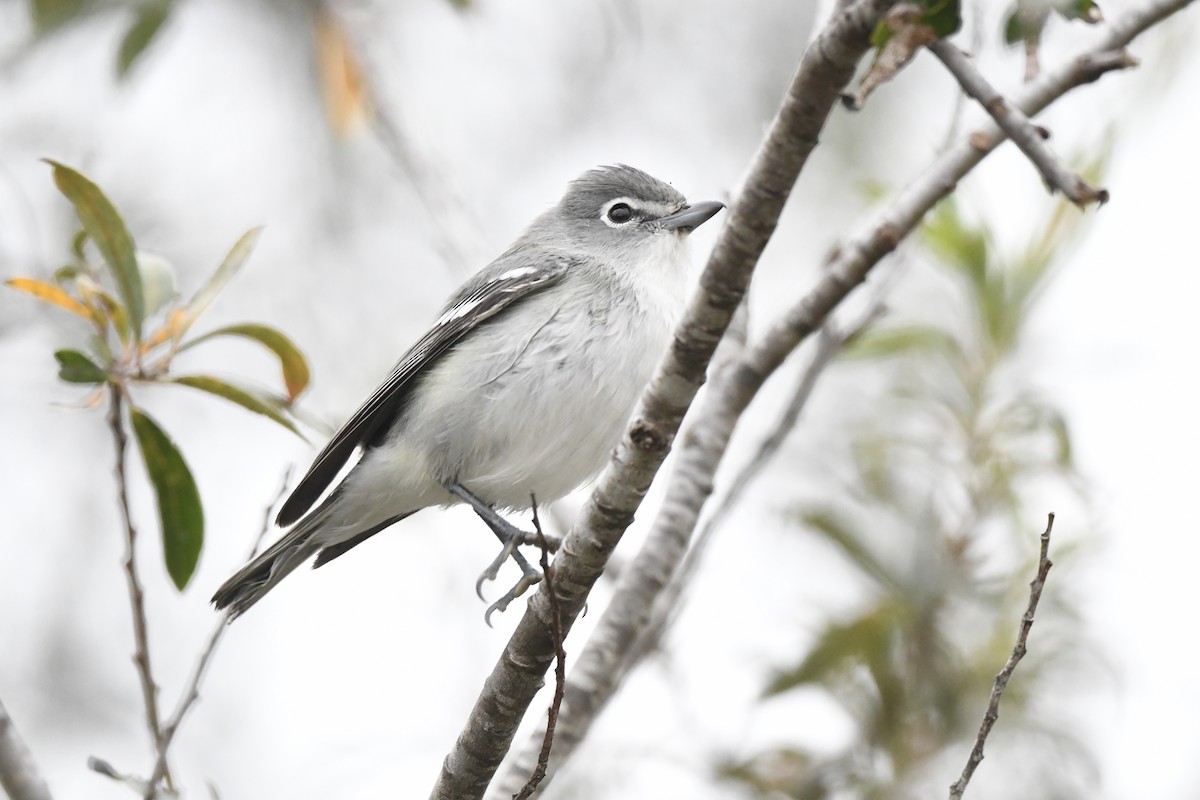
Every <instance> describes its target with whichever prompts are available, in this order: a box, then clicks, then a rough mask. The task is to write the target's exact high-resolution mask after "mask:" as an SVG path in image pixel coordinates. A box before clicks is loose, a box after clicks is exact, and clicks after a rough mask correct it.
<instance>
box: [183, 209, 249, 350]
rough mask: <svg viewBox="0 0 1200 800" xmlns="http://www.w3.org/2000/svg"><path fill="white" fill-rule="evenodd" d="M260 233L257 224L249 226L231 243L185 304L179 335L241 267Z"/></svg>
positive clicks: (201, 312) (202, 311)
mask: <svg viewBox="0 0 1200 800" xmlns="http://www.w3.org/2000/svg"><path fill="white" fill-rule="evenodd" d="M261 233H262V227H261V226H259V227H257V228H251V229H250V230H248V231H246V232H245V233H244V234H242V238H240V239H238V240H237V242H236V243H235V244H234V245H233V248H232V249H231V250H230V251H229V254H228V255H226V256H225V260H224V261H222V262H221V265H220V266H219V267H217V271H216V272H214V273H213V274H212V277H211V278H209V279H208V283H206V284H205V285H204V286H203V287H202V288H201V289H200V291H198V292H196V295H195V296H194V297H193V298H192V299H191V302H189V303H188V305H187V318H186V320H185V322H186V324H185V325H184V327H183V328H182V329H181V330H180V334H181V335H182V333H183V332H184V331H186V330H187V326H189V325H191V324H192V323H193V322H195V321H196V319H197V318H198V317H199V316H200V315H201V314H203V313H204V311H205V309H207V308H208V307H209V306H210V305H212V301H213V300H214V299H216V297H217V295H218V294H219V293H220V292H221V290H222V289H224V288H225V286H226V284H228V283H229V282H230V281H231V280H233V276H234V275H236V274H237V272H238V270H239V269H241V268H242V264H243V263H245V261H246V258H247V257H248V256H249V255H250V253H251V251H253V250H254V245H255V244H256V243H257V242H258V237H259V234H261Z"/></svg>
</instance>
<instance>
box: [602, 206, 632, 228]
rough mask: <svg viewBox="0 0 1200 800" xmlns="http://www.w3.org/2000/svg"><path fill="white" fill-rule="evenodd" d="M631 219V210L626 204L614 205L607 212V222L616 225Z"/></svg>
mask: <svg viewBox="0 0 1200 800" xmlns="http://www.w3.org/2000/svg"><path fill="white" fill-rule="evenodd" d="M631 219H633V209H632V208H630V207H629V205H628V204H626V203H614V204H613V207H612V208H610V209H609V210H608V221H609V222H615V223H617V224H618V225H620V224H621V223H624V222H629V220H631Z"/></svg>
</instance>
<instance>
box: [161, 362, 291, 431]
mask: <svg viewBox="0 0 1200 800" xmlns="http://www.w3.org/2000/svg"><path fill="white" fill-rule="evenodd" d="M168 380H169V381H170V382H171V383H177V384H179V385H180V386H190V387H191V388H193V389H199V390H200V391H202V392H208V393H209V394H213V395H216V396H217V397H223V398H224V399H226V400H228V401H229V402H231V403H237V404H238V405H239V406H241V407H242V408H244V409H246V410H247V411H253V412H254V413H255V414H262V415H263V416H264V417H268V418H270V419H272V420H274V421H275V422H278V423H279V424H280V425H282V426H283V427H285V428H287V429H288V430H289V431H291V432H292V433H294V434H296V435H297V436H299V437H300V438H301V439H303V438H304V434H302V433H301V432H300V429H299V428H297V427H296V424H295V423H294V422H292V421H291V420H290V419H289V418H288V417H287V415H286V413H285V411H284V410H285V409H286V408H287V406H286V405H285V403H284V402H283V401H282V400H280V399H278V398H275V397H271V396H270V395H266V394H263V393H262V392H258V391H255V390H254V389H249V388H246V387H244V386H238V385H236V384H233V383H230V382H228V381H224V380H221V379H220V378H213V377H211V376H209V375H180V376H177V377H172V378H169V379H168Z"/></svg>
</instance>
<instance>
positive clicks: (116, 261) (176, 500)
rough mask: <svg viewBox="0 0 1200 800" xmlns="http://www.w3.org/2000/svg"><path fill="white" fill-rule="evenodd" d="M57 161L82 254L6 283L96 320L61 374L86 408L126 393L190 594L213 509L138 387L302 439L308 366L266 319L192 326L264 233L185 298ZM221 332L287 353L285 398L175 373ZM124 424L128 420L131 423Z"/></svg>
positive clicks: (171, 554) (171, 557)
mask: <svg viewBox="0 0 1200 800" xmlns="http://www.w3.org/2000/svg"><path fill="white" fill-rule="evenodd" d="M48 163H49V164H50V165H51V167H52V168H53V171H54V182H55V183H56V184H57V186H58V188H59V190H60V191H61V192H62V193H63V195H65V196H66V198H67V199H68V200H70V201H71V203H72V205H73V206H74V207H75V213H76V215H77V216H78V217H79V221H80V223H81V224H82V226H83V229H82V230H81V231H80V232H79V233H78V234H76V236H75V238H74V242H73V245H72V252H73V254H74V260H73V261H72V262H71V263H70V264H67V265H65V266H63V267H61V268H59V269H58V270H56V271H55V273H54V276H53V279H52V280H50V281H43V280H39V279H36V278H27V277H18V278H12V279H9V280H8V281H6V284H7V285H8V286H10V287H12V288H13V289H17V290H18V291H22V292H25V293H27V294H30V295H32V296H34V297H36V298H38V299H39V300H42V301H43V302H46V303H49V304H51V305H53V306H56V307H58V308H60V309H63V310H64V311H68V312H70V313H71V314H74V315H75V316H77V317H80V318H82V319H83V320H85V321H86V322H87V324H88V326H89V328H90V334H89V335H88V336H87V337H86V343H85V345H84V346H83V347H81V348H78V349H63V350H59V351H57V352H56V353H55V354H54V357H55V359H56V360H57V361H58V365H59V370H58V377H59V378H60V379H61V380H63V381H65V382H67V383H76V384H85V385H90V386H93V387H95V389H94V391H93V392H92V394H91V395H90V396H89V398H88V400H87V401H86V402H85V405H88V406H95V405H98V404H99V403H101V402H102V401H103V399H104V397H105V395H106V394H109V396H110V397H111V398H112V400H113V402H116V401H117V399H118V398H119V399H121V400H123V401H124V402H123V403H122V405H123V406H124V407H127V408H128V409H129V417H130V422H131V423H132V427H133V432H134V436H135V438H136V440H137V443H138V448H139V450H140V451H141V454H142V458H143V460H144V462H145V465H146V472H147V474H148V475H149V477H150V482H151V483H152V484H153V486H154V492H155V497H156V499H157V502H158V510H159V518H160V523H161V531H162V542H163V557H164V561H165V563H166V566H167V572H168V573H169V574H170V576H171V579H172V580H173V581H174V582H175V585H176V586H177V587H178V588H179V589H180V590H182V589H183V588H184V587H185V586H186V585H187V583H188V581H189V580H190V579H191V577H192V574H193V572H194V571H195V569H196V564H197V563H198V560H199V558H200V550H201V548H202V547H203V544H204V509H203V507H202V505H201V502H200V494H199V491H198V490H197V488H196V481H195V479H194V478H193V477H192V473H191V470H190V469H188V466H187V462H186V461H185V460H184V458H183V455H182V454H181V453H180V452H179V449H178V447H176V445H175V443H174V442H173V441H172V439H171V437H170V436H169V435H167V433H166V432H165V431H164V430H163V429H162V427H161V426H160V425H159V424H158V423H157V422H155V421H154V420H153V419H152V418H151V417H150V416H149V415H148V414H147V413H146V412H145V410H144V409H142V408H141V407H140V406H138V405H137V404H136V403H135V401H134V398H133V396H132V388H133V386H134V385H136V384H153V383H156V384H175V385H178V386H186V387H190V388H193V389H198V390H200V391H203V392H206V393H208V394H212V395H216V396H217V397H222V398H224V399H226V400H229V401H231V402H233V403H236V404H238V405H240V406H242V407H243V408H245V409H248V410H249V411H253V412H255V413H257V414H261V415H263V416H265V417H268V418H269V419H271V420H274V421H275V422H277V423H279V424H280V425H282V426H284V427H286V428H287V429H288V430H290V431H292V432H293V433H296V434H297V435H299V434H300V431H299V429H298V428H297V427H296V424H295V422H294V421H293V418H292V404H293V402H294V401H295V400H296V398H297V397H298V396H299V395H300V393H301V392H303V391H304V389H305V388H306V387H307V386H308V381H309V370H308V363H307V362H306V361H305V359H304V356H303V355H302V354H301V353H300V350H299V349H298V348H297V347H296V345H295V344H293V343H292V341H291V339H289V338H288V337H287V336H285V335H284V334H283V333H280V332H279V331H277V330H275V329H274V328H270V327H268V326H266V325H260V324H255V323H244V324H240V325H231V326H227V327H223V328H218V329H216V330H213V331H210V332H208V333H205V334H203V335H200V336H194V337H191V338H188V333H189V331H190V330H191V327H192V325H193V324H194V323H195V322H196V321H197V319H199V317H200V315H201V314H203V313H204V311H205V310H206V309H208V307H209V306H210V305H211V304H212V302H213V301H214V300H215V299H216V297H217V295H218V293H219V292H220V291H221V290H222V289H223V288H224V287H225V286H226V285H227V284H228V283H229V281H230V280H232V279H233V277H234V275H236V274H237V272H238V270H239V269H240V268H241V266H242V264H243V263H244V262H245V260H246V258H247V257H248V256H249V255H250V251H251V250H252V249H253V247H254V243H255V241H257V239H258V235H259V232H260V229H258V228H255V229H253V230H251V231H249V232H248V233H246V234H245V235H244V236H243V237H242V238H241V239H240V240H239V241H238V242H237V244H235V245H234V246H233V249H232V250H230V252H229V254H228V255H227V256H226V257H225V260H224V261H222V262H221V264H220V266H218V267H217V270H216V271H215V272H214V273H213V275H212V276H211V277H210V278H209V279H208V281H207V282H206V283H205V285H204V286H202V287H201V288H200V290H199V291H197V292H196V294H195V295H193V296H192V298H191V299H190V300H188V301H187V302H183V301H181V300H180V299H179V295H178V292H176V290H175V279H174V274H173V272H172V270H171V268H170V265H169V264H168V263H167V262H166V261H164V260H163V259H162V258H159V257H158V256H154V255H152V254H149V253H143V252H139V251H138V250H137V248H136V246H135V244H134V240H133V237H132V236H130V234H129V231H128V230H127V229H126V227H125V222H124V221H123V220H122V219H121V215H120V214H119V213H118V212H117V209H116V208H115V207H114V206H113V204H112V203H111V202H110V201H109V200H108V198H107V197H105V195H104V193H103V192H102V191H101V190H100V188H99V187H98V186H96V184H94V183H92V182H91V181H90V180H88V179H87V178H86V177H84V176H83V175H81V174H80V173H78V172H76V171H75V170H73V169H71V168H70V167H67V166H64V165H62V164H58V163H56V162H53V161H51V162H48ZM89 244H90V245H91V247H89ZM92 248H94V250H95V251H96V253H97V254H98V255H99V264H97V263H96V260H95V259H94V258H92V257H91V253H90V251H91V249H92ZM222 336H235V337H239V338H243V339H250V340H252V341H256V342H258V343H259V344H261V345H262V346H264V347H266V348H267V349H268V350H270V351H271V352H272V353H273V354H274V355H275V356H276V357H277V358H278V359H279V365H280V371H281V372H282V376H283V383H284V387H285V393H284V394H282V395H277V394H273V393H270V392H266V391H262V390H260V389H257V388H252V387H248V386H243V385H240V384H237V383H233V382H231V381H228V380H226V379H223V378H216V377H213V376H211V375H176V374H173V372H172V368H173V366H174V362H175V357H176V356H177V355H179V354H180V353H182V352H183V351H185V350H188V349H191V348H193V347H195V346H196V345H198V344H201V343H203V342H206V341H209V340H211V339H213V338H216V337H222ZM115 424H121V425H124V424H125V423H124V420H123V419H122V420H119V421H117V423H115Z"/></svg>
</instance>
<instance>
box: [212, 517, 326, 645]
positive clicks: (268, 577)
mask: <svg viewBox="0 0 1200 800" xmlns="http://www.w3.org/2000/svg"><path fill="white" fill-rule="evenodd" d="M331 505H332V504H331V503H328V502H326V503H325V504H324V505H322V506H321V507H319V508H318V509H317V510H316V511H314V512H313V513H311V514H309V515H308V516H307V517H305V518H304V519H302V520H300V522H298V523H297V524H296V527H295V528H293V529H292V530H290V531H288V532H287V533H286V534H284V536H283V537H282V538H281V539H280V540H279V541H278V542H276V543H275V544H273V545H271V546H270V547H268V548H267V549H266V550H264V551H263V552H262V553H260V554H259V555H258V556H256V557H255V558H254V559H252V560H251V561H250V563H248V564H247V565H246V566H244V567H242V568H241V569H239V570H238V571H237V572H236V573H234V575H233V577H231V578H230V579H229V580H227V581H225V583H223V584H221V588H220V589H217V593H216V594H214V595H213V597H212V602H213V605H215V606H216V607H217V610H222V609H226V608H228V609H229V621H230V622H232V621H233V620H235V619H237V618H238V617H239V616H241V615H242V614H245V613H246V611H247V610H248V609H249V608H250V607H251V606H252V605H254V604H255V603H257V602H258V601H259V600H261V599H262V598H263V595H265V594H266V593H267V592H269V591H271V589H272V588H273V587H274V586H275V584H277V583H279V582H280V581H281V580H283V579H284V578H286V577H287V576H288V575H289V574H290V573H291V572H292V570H294V569H296V567H298V566H300V565H301V564H303V563H304V562H306V561H308V559H309V558H311V557H312V556H313V554H314V553H316V552H317V551H318V550H320V549H321V545H319V544H317V543H316V542H315V541H314V538H315V537H314V534H315V533H316V532H317V531H318V530H319V529H320V528H321V526H322V525H323V524H324V523H325V522H326V521H327V520H328V519H329V516H330V514H329V512H330V506H331Z"/></svg>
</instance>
